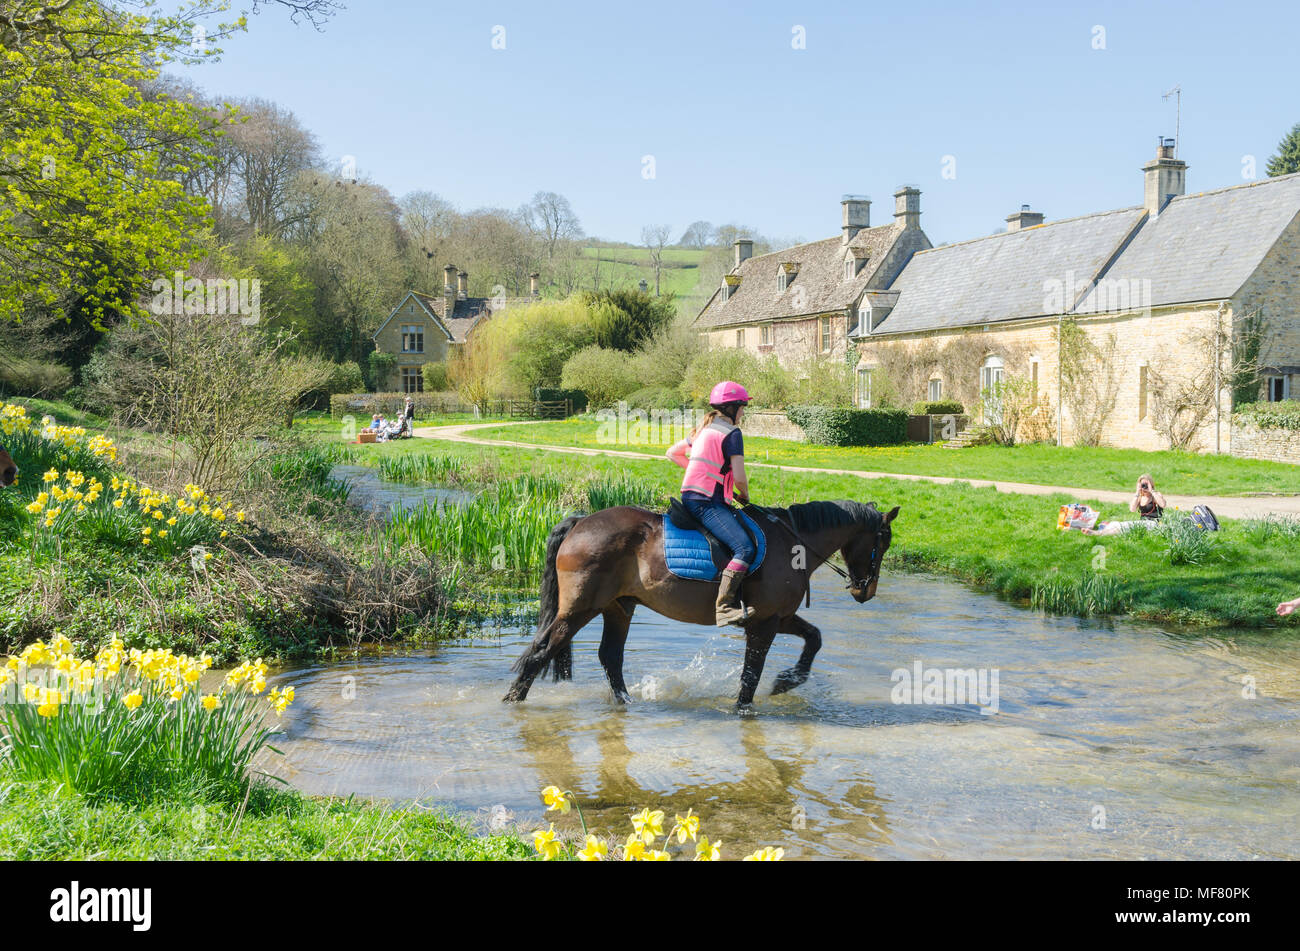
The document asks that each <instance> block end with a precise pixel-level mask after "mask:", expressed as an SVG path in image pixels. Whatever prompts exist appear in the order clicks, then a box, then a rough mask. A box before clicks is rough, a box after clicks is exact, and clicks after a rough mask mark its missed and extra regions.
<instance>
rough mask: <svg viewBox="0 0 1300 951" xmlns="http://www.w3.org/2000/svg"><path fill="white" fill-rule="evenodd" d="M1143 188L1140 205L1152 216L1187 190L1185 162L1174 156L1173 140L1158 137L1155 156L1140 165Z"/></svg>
mask: <svg viewBox="0 0 1300 951" xmlns="http://www.w3.org/2000/svg"><path fill="white" fill-rule="evenodd" d="M1142 174H1143V176H1144V179H1145V180H1144V183H1143V184H1144V188H1143V190H1142V191H1143V195H1142V206H1143V207H1144V208H1146V210H1147V213H1148V214H1150V215H1151V217H1152V218H1154V217H1156V216H1157V215H1159V214H1160V212H1162V211H1163V210H1164V207H1165V205H1167V204H1169V200H1170V199H1171V198H1177V197H1178V196H1179V195H1182V194H1185V193H1186V191H1187V163H1186V162H1184V161H1181V160H1180V159H1176V158H1174V140H1173V139H1166V138H1164V137H1163V136H1161V137H1160V144H1159V145H1158V146H1156V157H1155V158H1153V159H1152V160H1151V161H1149V162H1147V163H1146V164H1145V165H1143V166H1142Z"/></svg>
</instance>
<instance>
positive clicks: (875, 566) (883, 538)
mask: <svg viewBox="0 0 1300 951" xmlns="http://www.w3.org/2000/svg"><path fill="white" fill-rule="evenodd" d="M867 504H868V505H870V506H871V507H872V508H873V509H876V503H874V502H868V503H867ZM742 507H743V508H752V509H754V510H755V511H757V512H761V513H762V514H763V515H764V516H766V517H767V520H768V521H770V522H775V523H776V524H778V525H780V526H781V527H782V528H784V529H785V530H786V531H787V532H789V533H790V535H791V536H792V537H793V538H794V540H795V541H796V542H798V543H799V544H800V545H802V546H803V547H804V548H805V549H807V550H808V551H809V552H811V553H812V554H813V555H814V556H815V557H817V558H819V559H821V562H822V564H824V565H825V566H826V567H827V568H829V569H831V571H833V572H835V573H836V574H837V575H839V576H840V577H841V578H843V579H844V581H845V585H844V587H846V588H848V589H849V590H852V589H854V588H857V589H858V590H859V591H865V590H866V588H867V586H868V585H870V584H871V583H872V582H876V583H879V581H880V566H881V562H883V561H884V558H885V550H886V549H887V548H888V547H889V541H890V538H891V535H892V529H890V527H889V523H888V522H886V521H884V519H883V517H882V519H881V525H880V528H879V529H877V530H876V540H875V542H874V543H873V544H872V546H871V557H870V558H869V559H868V561H867V577H865V578H854V577H853V576H852V575H850V574H849V573H848V572H847V571H845V570H844V569H843V568H841V567H840V566H839V565H837V564H835V562H833V561H831V560H830V558H828V557H827V556H826V555H823V554H822V553H821V552H819V551H817V549H815V548H813V547H812V546H811V545H809V544H808V543H807V542H806V541H804V540H803V538H802V537H801V536H800V535H799V533H798V532H797V531H795V529H794V526H793V525H787V524H786V523H785V521H783V520H782V519H781V518H780V517H779V516H778V515H776V514H775V513H774V512H773V511H772V510H771V509H769V508H767V507H765V506H762V505H755V504H754V503H753V502H746V503H745V504H744V506H742ZM876 511H877V513H879V511H880V510H879V509H876ZM809 574H811V572H809ZM808 596H809V598H811V597H812V589H811V586H809V591H808Z"/></svg>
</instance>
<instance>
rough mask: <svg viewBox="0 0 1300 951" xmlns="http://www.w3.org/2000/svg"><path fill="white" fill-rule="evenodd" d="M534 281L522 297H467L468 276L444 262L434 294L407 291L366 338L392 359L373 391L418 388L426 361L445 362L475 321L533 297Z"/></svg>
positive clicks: (415, 390)
mask: <svg viewBox="0 0 1300 951" xmlns="http://www.w3.org/2000/svg"><path fill="white" fill-rule="evenodd" d="M539 280H540V275H538V274H531V275H529V296H528V297H470V296H469V294H468V288H469V274H468V273H467V272H465V271H461V270H458V269H457V268H456V266H455V265H451V264H449V265H448V266H447V267H445V268H443V287H442V294H441V295H440V296H434V295H432V294H421V293H419V292H418V291H408V292H407V294H406V296H405V297H403V298H402V299H401V301H400V302H398V305H397V306H396V307H395V308H394V309H393V311H392V313H390V314H389V315H388V319H387V320H385V321H384V322H383V323H382V324H380V325H379V329H378V330H376V331H375V333H374V334H373V337H372V339H373V340H374V342H375V349H376V350H378V351H380V352H382V353H390V354H392V355H393V357H395V358H396V361H397V362H396V365H395V366H394V367H393V371H392V374H391V375H390V376H389V378H388V380H387V381H386V382H384V384H383V385H382V386H380V387H379V389H381V390H387V391H390V392H399V393H421V392H423V391H424V374H423V372H422V370H423V367H424V365H425V364H426V363H445V362H446V360H447V358H448V357H449V356H450V355H451V354H452V353H453V352H455V350H456V348H458V347H461V346H463V345H464V344H465V341H466V340H467V339H469V335H470V334H471V333H472V332H473V331H474V328H475V327H477V326H478V325H479V322H480V321H483V320H486V319H487V318H489V317H491V316H492V314H494V313H498V312H500V311H502V310H505V309H506V308H508V307H514V306H519V305H521V304H526V303H531V302H532V301H534V300H537V299H538V298H539V297H540V296H541V292H540V287H539Z"/></svg>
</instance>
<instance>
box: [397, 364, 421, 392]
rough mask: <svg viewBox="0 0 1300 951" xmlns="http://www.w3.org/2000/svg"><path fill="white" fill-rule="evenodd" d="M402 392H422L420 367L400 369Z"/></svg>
mask: <svg viewBox="0 0 1300 951" xmlns="http://www.w3.org/2000/svg"><path fill="white" fill-rule="evenodd" d="M402 392H403V393H423V392H424V373H423V372H421V368H420V367H402Z"/></svg>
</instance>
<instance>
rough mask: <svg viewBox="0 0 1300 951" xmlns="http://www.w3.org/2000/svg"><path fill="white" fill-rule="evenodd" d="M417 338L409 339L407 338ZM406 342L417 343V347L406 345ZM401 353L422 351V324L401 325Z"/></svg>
mask: <svg viewBox="0 0 1300 951" xmlns="http://www.w3.org/2000/svg"><path fill="white" fill-rule="evenodd" d="M412 337H414V338H418V339H416V340H410V339H409V338H412ZM408 343H418V344H419V346H418V347H408ZM402 353H424V324H403V325H402Z"/></svg>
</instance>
